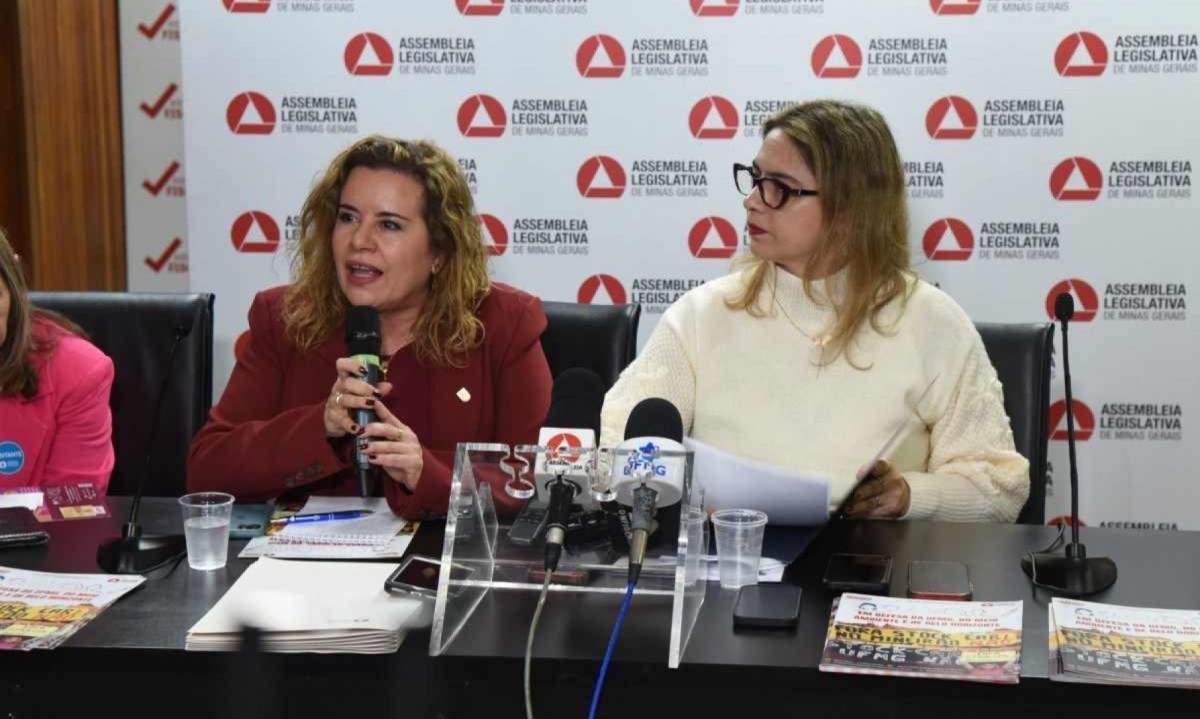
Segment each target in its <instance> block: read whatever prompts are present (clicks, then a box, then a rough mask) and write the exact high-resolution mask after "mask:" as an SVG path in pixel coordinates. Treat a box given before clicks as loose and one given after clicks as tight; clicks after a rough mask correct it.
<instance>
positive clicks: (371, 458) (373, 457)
mask: <svg viewBox="0 0 1200 719" xmlns="http://www.w3.org/2000/svg"><path fill="white" fill-rule="evenodd" d="M367 459H369V460H371V461H372V462H374V461H375V459H376V456H375V455H373V454H368V455H367Z"/></svg>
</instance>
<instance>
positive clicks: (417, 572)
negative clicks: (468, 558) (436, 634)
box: [383, 554, 473, 598]
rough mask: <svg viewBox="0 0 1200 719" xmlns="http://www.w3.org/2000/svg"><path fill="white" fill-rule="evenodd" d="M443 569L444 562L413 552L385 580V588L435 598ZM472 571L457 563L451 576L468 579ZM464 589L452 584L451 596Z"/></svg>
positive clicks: (452, 577) (390, 590) (456, 578)
mask: <svg viewBox="0 0 1200 719" xmlns="http://www.w3.org/2000/svg"><path fill="white" fill-rule="evenodd" d="M441 571H442V563H441V562H440V561H438V560H437V559H434V558H433V557H426V556H424V555H421V554H413V555H410V556H409V557H407V558H405V560H404V561H403V562H401V563H400V566H399V567H397V568H396V571H394V572H392V575H391V576H390V577H388V578H387V579H386V580H385V581H384V583H383V588H384V589H386V590H387V591H389V592H393V593H400V594H408V595H412V596H418V597H430V598H433V597H436V596H437V587H438V578H439V577H440V575H441ZM472 573H473V572H472V570H471V568H470V567H466V566H463V565H461V564H455V565H453V569H452V571H451V574H450V578H451V579H453V580H456V581H457V580H461V579H466V578H467V577H469V576H471V574H472ZM462 589H463V588H462V585H455V584H451V585H450V596H452V597H453V596H457V595H458V593H459V592H461V591H462Z"/></svg>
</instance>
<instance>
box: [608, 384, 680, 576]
mask: <svg viewBox="0 0 1200 719" xmlns="http://www.w3.org/2000/svg"><path fill="white" fill-rule="evenodd" d="M620 448H626V449H631V450H632V451H633V453H632V454H631V455H630V456H629V458H628V459H627V460H626V464H625V467H624V468H623V469H622V470H620V471H621V472H622V476H621V478H619V479H618V480H617V482H616V484H617V496H618V501H621V502H622V503H623V504H629V505H630V506H631V507H632V512H631V513H630V529H631V530H632V531H631V533H630V537H629V582H630V583H636V582H637V579H638V577H639V576H640V574H641V572H642V564H643V562H644V561H645V559H646V546H647V545H648V544H649V541H650V535H651V534H653V533H654V530H655V529H656V528H657V524H656V523H655V521H654V514H655V511H656V509H657V507H658V506H660V505H661V506H667V505H670V504H674V503H675V502H678V501H679V500H680V498H681V497H682V496H683V490H682V468H681V467H678V466H677V464H678V462H672V461H669V460H664V459H660V458H658V457H657V456H656V453H657V451H658V450H660V449H668V450H677V451H682V450H683V418H682V417H681V416H680V414H679V410H678V409H677V408H676V407H675V405H673V404H671V403H670V402H668V401H667V400H665V399H662V398H660V397H650V398H648V399H644V400H642V401H641V402H639V403H638V404H637V405H636V406H635V407H634V408H633V411H632V412H630V413H629V419H628V420H627V421H626V423H625V441H624V442H622V443H621V445H620Z"/></svg>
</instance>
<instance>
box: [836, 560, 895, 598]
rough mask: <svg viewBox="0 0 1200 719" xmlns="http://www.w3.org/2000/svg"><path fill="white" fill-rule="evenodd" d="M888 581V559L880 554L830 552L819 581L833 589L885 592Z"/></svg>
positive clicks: (864, 592)
mask: <svg viewBox="0 0 1200 719" xmlns="http://www.w3.org/2000/svg"><path fill="white" fill-rule="evenodd" d="M891 582H892V558H891V557H889V556H887V555H884V554H833V555H830V557H829V564H828V565H827V566H826V567H825V577H824V578H823V580H822V583H823V584H824V585H825V588H826V589H829V590H830V591H834V592H859V593H861V594H887V593H888V588H889V587H890V586H891Z"/></svg>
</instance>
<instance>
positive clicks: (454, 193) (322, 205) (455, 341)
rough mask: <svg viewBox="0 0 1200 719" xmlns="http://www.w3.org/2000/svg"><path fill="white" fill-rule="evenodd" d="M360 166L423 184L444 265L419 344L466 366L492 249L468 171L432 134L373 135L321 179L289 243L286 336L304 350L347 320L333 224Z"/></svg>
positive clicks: (423, 355)
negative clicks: (477, 211)
mask: <svg viewBox="0 0 1200 719" xmlns="http://www.w3.org/2000/svg"><path fill="white" fill-rule="evenodd" d="M356 167H367V168H370V169H388V170H393V171H395V172H399V173H401V174H404V175H408V176H409V177H412V178H413V179H415V180H417V181H418V182H420V183H421V185H422V186H423V187H424V188H425V198H424V200H425V202H424V204H425V208H424V219H425V225H426V226H427V227H428V228H429V237H430V241H431V243H432V245H433V251H434V253H435V254H439V255H440V256H441V258H442V264H441V268H440V269H439V271H438V272H437V273H435V274H432V275H430V279H429V293H428V296H427V298H426V301H425V306H424V307H423V308H422V310H421V315H420V317H419V318H418V319H417V323H416V326H415V327H414V328H413V341H412V344H413V350H414V351H415V352H416V355H417V357H418V358H419V359H420V360H421V361H423V362H426V363H429V364H433V365H437V366H443V367H451V366H452V367H461V366H463V365H464V364H465V357H464V355H465V354H466V353H467V352H469V351H470V350H471V349H473V348H474V347H477V346H478V345H479V344H480V343H481V342H482V341H483V331H484V329H483V323H482V322H480V320H479V318H478V317H476V316H475V310H476V309H477V307H478V305H479V301H480V300H482V299H483V296H484V295H485V294H486V293H487V291H488V289H489V288H490V287H491V281H490V280H489V279H488V271H487V251H486V249H485V247H484V244H483V235H482V233H481V231H480V227H479V220H478V219H477V218H476V216H475V204H474V202H473V201H472V199H471V191H470V189H469V188H468V186H467V179H466V177H465V176H464V175H463V172H462V169H461V168H460V167H459V165H458V163H457V162H456V161H455V160H454V158H452V157H450V155H448V154H447V153H446V152H445V151H444V150H442V149H441V148H439V147H438V146H436V145H434V144H433V143H431V142H426V141H420V140H418V141H408V140H398V139H393V138H390V137H383V136H380V135H371V136H369V137H364V138H363V139H361V140H359V141H357V142H355V143H354V144H353V145H351V146H350V147H348V148H346V149H345V150H343V151H342V152H341V153H340V154H339V155H338V156H337V157H335V158H334V159H333V162H332V163H330V165H329V169H327V170H326V171H325V174H324V176H322V177H321V179H320V180H318V181H317V183H316V185H314V187H313V189H312V191H311V192H309V194H308V199H306V200H305V201H304V207H303V209H302V210H301V213H300V240H299V241H298V242H297V243H296V244H295V245H294V246H293V248H292V250H291V255H292V258H291V262H292V277H293V282H292V284H291V286H290V287H289V288H288V290H287V293H286V295H285V297H284V305H283V321H284V326H285V328H286V331H287V336H288V339H289V340H290V341H291V342H292V344H293V345H295V347H296V348H297V349H298V350H300V351H301V352H305V351H307V350H309V349H311V348H312V347H313V346H315V345H316V344H317V343H319V342H321V341H323V340H325V339H327V338H328V337H330V336H331V335H332V334H333V333H334V332H335V331H337V329H338V328H339V327H340V326H341V323H342V321H343V318H344V317H345V313H346V309H347V307H349V302H348V301H347V300H346V296H345V295H344V294H343V293H342V290H341V287H340V286H339V285H338V281H337V270H336V268H335V267H334V263H333V244H332V237H333V226H334V223H335V221H336V220H337V210H338V204H339V202H340V201H341V194H342V187H343V186H344V185H345V183H346V178H348V177H349V176H350V172H351V171H352V170H353V169H354V168H356Z"/></svg>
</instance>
